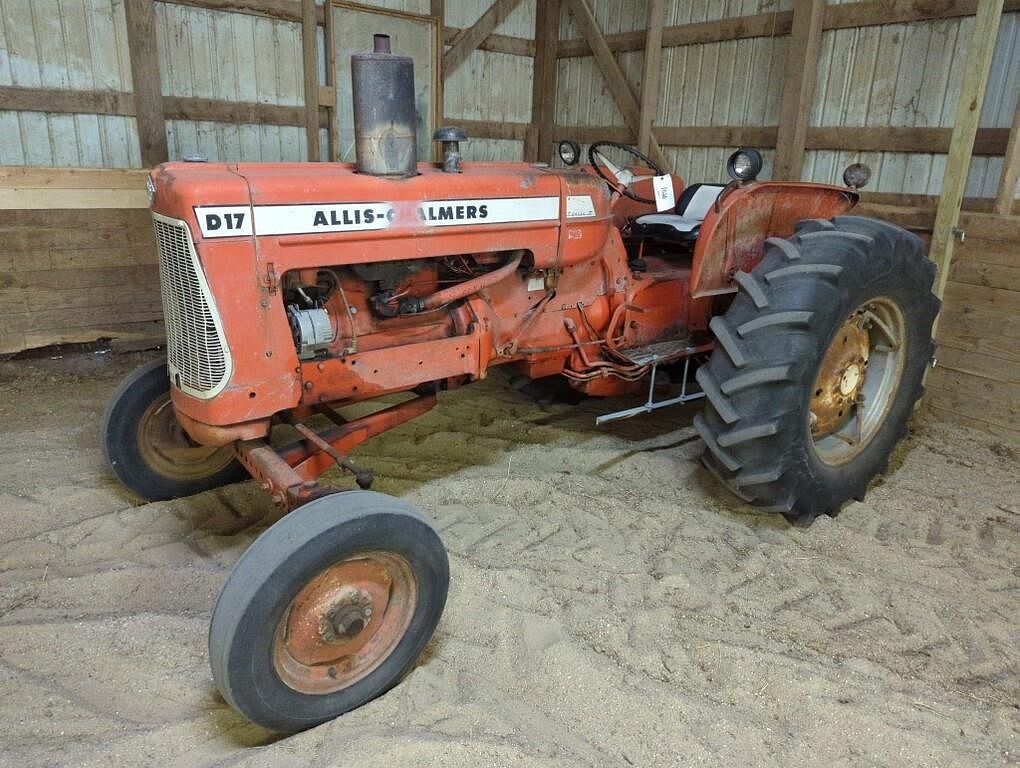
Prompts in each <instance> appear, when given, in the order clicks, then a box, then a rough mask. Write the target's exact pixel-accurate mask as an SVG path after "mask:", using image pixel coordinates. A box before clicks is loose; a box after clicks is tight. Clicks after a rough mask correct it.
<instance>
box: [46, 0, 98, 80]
mask: <svg viewBox="0 0 1020 768" xmlns="http://www.w3.org/2000/svg"><path fill="white" fill-rule="evenodd" d="M56 6H57V7H56V9H55V10H56V13H57V16H58V23H59V26H60V35H59V36H58V37H57V38H56V40H59V41H60V42H61V43H62V44H63V46H64V67H65V74H64V82H65V84H66V85H65V87H66V88H73V89H77V90H91V89H93V88H95V82H94V81H93V77H92V51H91V47H90V45H89V38H88V19H87V17H86V15H85V6H84V4H83V0H58V2H57V4H56ZM49 42H50V43H51V44H52V42H54V41H52V40H51V41H49Z"/></svg>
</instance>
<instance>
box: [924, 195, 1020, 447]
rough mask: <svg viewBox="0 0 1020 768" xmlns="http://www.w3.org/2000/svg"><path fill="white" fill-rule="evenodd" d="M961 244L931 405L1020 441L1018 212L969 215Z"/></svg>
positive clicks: (945, 308)
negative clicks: (1005, 214)
mask: <svg viewBox="0 0 1020 768" xmlns="http://www.w3.org/2000/svg"><path fill="white" fill-rule="evenodd" d="M961 224H962V226H963V227H964V228H965V229H966V230H967V232H968V236H967V238H966V240H964V242H962V243H959V244H958V245H957V246H956V250H955V254H954V257H953V264H952V267H951V269H950V272H949V283H948V284H947V286H946V294H945V303H944V306H943V311H942V318H941V320H940V323H939V331H938V334H937V340H938V343H939V348H938V353H937V354H938V365H936V367H935V368H934V369H933V370H932V372H931V375H930V376H929V377H928V384H927V393H926V403H927V404H928V406H929V407H930V408H931V410H932V412H933V413H935V414H936V415H938V416H940V417H942V418H946V419H950V420H954V421H958V422H962V423H966V424H969V425H971V426H975V427H978V428H980V429H984V430H985V431H988V432H992V433H994V434H997V435H1000V436H1002V437H1005V438H1007V439H1009V440H1010V441H1011V442H1014V443H1020V265H1018V263H1017V258H1016V256H1017V252H1018V251H1020V217H1017V216H1010V217H1001V216H988V215H980V214H971V215H970V216H969V217H967V216H965V217H964V220H963V221H962V222H961Z"/></svg>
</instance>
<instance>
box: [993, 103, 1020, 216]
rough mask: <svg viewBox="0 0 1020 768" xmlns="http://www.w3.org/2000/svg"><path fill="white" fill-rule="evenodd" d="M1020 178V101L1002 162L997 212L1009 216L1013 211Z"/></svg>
mask: <svg viewBox="0 0 1020 768" xmlns="http://www.w3.org/2000/svg"><path fill="white" fill-rule="evenodd" d="M1018 178H1020V101H1018V102H1017V105H1016V110H1015V111H1014V112H1013V127H1012V128H1011V129H1010V131H1009V142H1008V143H1007V144H1006V152H1005V157H1004V158H1003V162H1002V177H1001V178H1000V179H999V189H998V191H997V192H996V194H995V212H996V213H1001V214H1008V213H1010V212H1012V210H1013V203H1014V196H1015V195H1016V182H1017V179H1018Z"/></svg>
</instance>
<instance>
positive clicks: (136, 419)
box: [102, 360, 248, 501]
mask: <svg viewBox="0 0 1020 768" xmlns="http://www.w3.org/2000/svg"><path fill="white" fill-rule="evenodd" d="M102 438H103V455H104V456H105V457H106V461H107V463H108V464H109V465H110V468H111V469H112V470H113V471H114V474H116V475H117V478H118V479H119V480H120V481H121V482H122V483H124V485H126V486H127V487H128V488H130V489H131V490H132V491H134V492H135V493H137V494H138V495H139V496H141V497H142V498H143V499H145V500H146V501H163V500H166V499H177V498H181V497H183V496H191V495H193V494H196V493H201V492H202V491H208V490H211V489H212V488H219V487H220V486H222V485H228V484H230V483H235V482H238V481H239V480H243V479H245V478H246V477H247V476H248V474H247V472H245V470H244V468H243V467H242V466H241V465H240V464H239V463H238V462H237V461H236V460H235V459H234V457H233V453H232V452H231V450H230V449H229V448H208V447H204V446H200V445H196V444H195V443H193V442H192V441H191V440H190V439H189V438H188V436H187V434H186V433H185V432H184V430H183V429H182V428H181V426H180V424H179V423H178V422H177V417H176V416H175V415H174V409H173V404H172V403H171V402H170V377H169V376H168V374H167V369H166V360H154V361H153V362H151V363H147V364H145V365H143V366H140V367H139V368H136V369H135V370H134V371H132V372H131V373H130V374H128V375H127V376H126V377H125V378H124V380H123V381H122V382H121V384H120V386H119V387H118V388H117V391H116V392H115V393H114V395H113V398H112V399H111V400H110V404H109V405H108V406H107V408H106V413H105V415H104V416H103V426H102Z"/></svg>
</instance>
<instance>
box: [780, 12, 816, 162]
mask: <svg viewBox="0 0 1020 768" xmlns="http://www.w3.org/2000/svg"><path fill="white" fill-rule="evenodd" d="M824 18H825V0H796V2H795V3H794V6H793V29H792V31H791V32H790V36H791V39H790V47H789V54H788V55H787V58H786V76H785V81H784V83H783V99H782V102H781V105H780V108H779V136H778V138H777V139H776V161H775V172H774V174H773V176H774V177H775V178H776V179H793V180H796V181H800V174H801V170H802V169H803V166H804V148H805V145H806V142H807V131H808V119H809V118H810V116H811V100H812V99H813V98H814V93H815V81H816V80H817V79H818V57H819V55H820V54H821V50H822V20H823V19H824Z"/></svg>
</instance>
